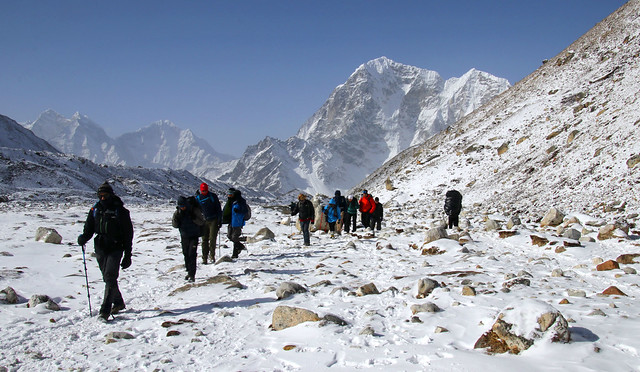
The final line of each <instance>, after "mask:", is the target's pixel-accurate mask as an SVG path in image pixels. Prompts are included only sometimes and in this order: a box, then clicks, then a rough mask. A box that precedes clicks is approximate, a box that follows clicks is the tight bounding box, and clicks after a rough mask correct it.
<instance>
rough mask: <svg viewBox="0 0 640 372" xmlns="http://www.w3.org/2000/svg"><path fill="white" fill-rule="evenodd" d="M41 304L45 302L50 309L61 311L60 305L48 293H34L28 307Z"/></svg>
mask: <svg viewBox="0 0 640 372" xmlns="http://www.w3.org/2000/svg"><path fill="white" fill-rule="evenodd" d="M40 304H45V306H44V307H45V308H46V309H48V310H53V311H59V310H60V306H58V304H57V303H55V302H54V301H53V300H52V299H51V298H50V297H49V296H47V295H33V296H31V298H30V299H29V303H28V304H27V307H36V306H38V305H40Z"/></svg>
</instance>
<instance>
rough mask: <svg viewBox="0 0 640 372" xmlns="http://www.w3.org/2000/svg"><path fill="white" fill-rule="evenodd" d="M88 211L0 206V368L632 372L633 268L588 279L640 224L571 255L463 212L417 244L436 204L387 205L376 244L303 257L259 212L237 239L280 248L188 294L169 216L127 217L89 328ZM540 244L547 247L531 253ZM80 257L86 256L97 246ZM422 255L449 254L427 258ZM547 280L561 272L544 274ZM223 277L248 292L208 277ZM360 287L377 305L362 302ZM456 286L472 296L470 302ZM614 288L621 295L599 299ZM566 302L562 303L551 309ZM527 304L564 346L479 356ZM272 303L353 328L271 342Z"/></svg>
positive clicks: (368, 241) (231, 267)
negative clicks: (107, 291)
mask: <svg viewBox="0 0 640 372" xmlns="http://www.w3.org/2000/svg"><path fill="white" fill-rule="evenodd" d="M89 207H90V205H83V206H76V205H61V206H44V205H42V204H32V205H26V206H25V205H22V206H18V205H16V204H14V203H2V204H0V208H1V209H0V223H1V224H2V226H3V228H2V230H0V253H1V255H0V289H5V288H7V287H12V288H13V289H15V291H16V292H17V293H18V295H19V296H21V301H20V303H18V304H7V303H0V333H1V334H2V337H0V370H9V371H13V370H24V371H36V370H37V371H52V370H110V371H112V370H126V371H130V370H149V371H151V370H156V371H193V370H198V371H199V370H212V371H213V370H215V371H320V370H331V371H351V370H379V371H382V370H385V371H388V370H394V371H483V370H489V369H490V370H492V371H514V370H517V371H640V355H639V354H640V338H639V337H638V334H640V320H638V317H639V316H640V307H638V305H637V296H638V295H639V294H640V288H639V284H640V276H638V274H637V271H636V270H640V264H626V265H623V264H621V265H620V267H621V268H620V269H615V270H611V271H596V264H597V263H598V262H600V260H599V258H601V259H602V260H604V261H607V260H615V259H616V257H618V256H619V255H621V254H633V253H640V246H639V244H638V241H639V240H638V232H637V230H635V228H632V229H631V232H630V238H629V239H610V240H602V241H596V242H591V243H589V242H586V243H582V246H579V247H564V244H563V242H564V241H567V240H568V239H567V238H562V237H559V236H557V235H556V234H555V228H549V229H540V227H539V224H538V223H533V222H530V220H531V221H533V220H534V219H535V217H540V216H531V217H532V218H531V219H530V220H529V219H527V218H524V216H523V225H522V226H520V227H519V228H517V229H516V231H517V234H516V235H515V236H512V237H508V238H500V237H499V235H498V232H497V231H486V230H485V223H484V221H483V218H485V217H487V216H484V215H482V214H481V213H478V212H475V211H473V210H472V209H467V210H466V212H465V216H464V218H463V224H462V226H463V227H464V228H465V229H466V230H468V231H469V234H470V236H471V238H472V241H470V242H467V243H465V244H460V243H458V242H457V241H455V240H452V239H440V240H437V241H435V242H432V243H428V244H426V245H424V246H423V241H424V238H425V233H426V231H427V229H428V228H429V227H431V226H432V225H433V224H435V223H437V222H438V220H439V218H440V216H439V209H440V206H432V207H429V208H427V207H425V206H420V205H409V204H407V205H404V206H402V207H400V206H395V205H389V206H387V208H386V209H385V211H386V221H385V222H384V226H383V229H382V231H381V232H380V233H378V234H377V236H376V237H375V238H372V237H367V235H365V233H364V231H363V230H362V229H359V231H358V234H359V235H360V237H358V236H351V235H349V236H346V235H342V236H340V237H338V238H337V239H331V238H330V237H329V235H328V234H325V233H323V232H316V233H315V234H314V235H313V236H312V246H311V247H303V246H302V237H301V235H300V234H299V233H297V231H296V230H295V226H293V225H286V224H284V225H283V224H281V221H282V220H283V219H286V218H287V217H288V216H287V214H286V213H283V212H281V211H278V210H277V209H274V208H266V207H260V206H254V207H253V218H252V220H251V221H250V223H249V224H248V225H247V226H246V227H245V229H244V231H245V234H246V235H247V236H248V237H252V236H253V235H254V234H255V233H256V232H257V231H258V230H259V229H261V228H263V227H267V228H269V229H270V230H272V231H273V232H274V233H275V236H276V237H275V241H271V240H265V241H259V242H255V243H249V244H247V246H248V251H245V252H243V254H241V256H240V258H239V259H237V260H236V261H235V262H223V263H219V264H216V265H206V266H205V265H202V263H201V260H200V259H198V271H197V274H196V283H195V285H192V286H187V287H185V285H187V283H186V282H185V280H184V275H185V272H184V268H183V267H182V266H181V265H182V264H183V258H182V254H181V250H180V246H179V238H178V231H177V230H175V229H172V228H171V225H170V218H171V214H172V212H173V208H174V207H173V206H172V205H170V204H167V205H164V206H157V205H156V206H129V208H130V210H131V216H132V219H133V222H134V228H135V240H134V256H133V265H132V266H131V268H129V269H127V270H124V271H121V277H120V288H121V291H122V293H123V296H124V298H125V301H126V303H127V309H126V310H125V311H124V312H123V313H121V314H119V315H118V316H117V317H116V319H115V320H114V321H112V322H110V323H108V324H104V323H101V322H99V321H97V318H96V313H97V309H98V308H99V305H100V302H101V299H102V290H103V288H104V287H103V283H102V281H101V277H100V272H99V270H98V267H97V264H96V262H95V259H94V258H93V257H92V256H91V255H90V254H88V255H87V268H88V277H89V287H90V293H91V304H92V308H93V317H89V306H88V302H87V292H86V287H85V277H84V268H83V262H82V251H81V249H80V247H78V246H77V245H76V244H75V240H76V237H77V235H78V234H79V233H80V231H81V230H82V225H83V221H84V219H85V217H86V213H87V211H88V209H89ZM488 217H491V218H494V219H497V220H500V219H504V217H502V216H488ZM578 217H579V219H580V220H581V221H583V223H584V224H585V225H584V226H585V227H586V228H588V229H590V230H591V231H592V232H591V233H589V234H588V235H589V236H592V237H595V236H596V235H597V227H589V226H587V225H586V222H584V221H586V220H592V221H598V220H602V219H603V217H602V216H590V217H589V218H587V216H584V215H579V216H578ZM467 221H468V223H467ZM604 222H608V221H604ZM38 227H49V228H54V229H55V230H56V231H58V232H59V233H60V235H62V237H63V241H62V244H61V245H56V244H50V243H43V242H39V241H35V231H36V229H37V228H38ZM634 231H635V232H634ZM448 232H449V233H452V232H453V231H451V230H448ZM534 233H535V234H536V235H538V236H542V237H546V238H547V239H549V241H550V243H549V244H547V245H546V246H542V247H540V246H537V245H533V244H532V241H531V238H530V235H531V234H534ZM351 243H353V244H351ZM222 244H223V247H222V248H221V251H222V255H230V254H231V248H230V244H229V242H228V241H227V240H226V238H225V237H223V238H222ZM559 247H563V248H565V249H566V251H564V252H559V251H561V250H557V248H559ZM87 248H88V253H91V252H92V251H93V246H92V243H90V244H89V245H88V247H87ZM423 248H434V249H432V250H436V249H438V250H440V251H445V252H444V253H443V254H439V255H423V254H422V249H423ZM219 257H220V254H218V258H219ZM636 260H638V261H640V258H636ZM556 269H561V270H562V275H561V276H554V275H552V273H553V272H554V270H556ZM558 273H559V271H558V270H556V271H555V275H557V274H558ZM218 274H225V275H228V276H229V277H230V278H231V279H233V280H236V281H238V282H239V283H240V284H241V285H242V287H241V288H238V287H237V286H236V287H230V286H229V285H228V284H223V283H214V282H213V280H212V281H211V282H207V280H208V279H210V278H213V277H215V276H216V275H218ZM423 278H429V279H433V280H435V281H437V282H438V283H440V286H439V287H438V288H436V289H435V290H433V292H432V293H431V294H430V295H428V296H427V297H426V298H424V299H419V298H416V293H417V283H418V281H419V280H420V279H423ZM514 278H515V279H517V278H528V279H529V281H530V285H529V286H527V285H524V284H520V285H513V286H512V287H511V288H510V291H506V290H503V283H506V282H510V281H512V280H513V279H514ZM284 282H295V283H298V284H300V285H302V286H304V287H305V288H307V289H308V292H306V293H298V294H295V295H293V296H291V297H288V298H285V299H282V300H277V296H276V289H277V288H278V287H279V286H280V285H281V284H282V283H284ZM369 283H373V284H375V286H376V287H377V289H378V290H379V291H380V294H370V295H365V296H358V295H355V292H356V291H357V290H358V288H359V287H361V286H364V285H366V284H369ZM465 285H468V286H470V287H472V288H474V289H475V291H476V295H475V296H469V295H463V293H462V290H463V287H464V286H465ZM613 285H615V286H616V287H617V288H619V289H620V290H621V291H623V292H624V293H625V294H626V296H621V295H620V296H606V295H601V293H602V292H603V291H604V290H605V289H606V288H608V287H610V286H613ZM176 290H177V291H176ZM569 291H572V292H573V291H577V292H579V291H584V293H585V295H586V296H584V297H580V296H570V295H569ZM35 294H45V295H48V296H50V297H51V298H52V299H53V300H54V301H55V302H57V303H58V304H59V305H60V307H61V310H60V311H52V310H48V309H46V308H45V305H44V304H42V305H38V306H36V307H34V308H28V307H27V306H26V301H27V300H28V299H29V298H30V297H31V296H32V295H35ZM2 298H3V297H2V295H0V299H2ZM563 299H566V300H568V303H566V304H560V302H561V301H562V300H563ZM523 300H525V302H524V303H530V302H526V301H530V300H536V301H542V302H543V303H546V304H549V305H551V306H553V307H554V308H555V309H557V310H559V311H560V312H561V313H562V315H563V316H564V317H565V318H566V319H567V320H568V321H569V327H570V330H571V334H572V341H571V342H570V343H567V344H561V343H551V342H549V341H547V340H545V339H540V340H537V341H536V342H535V344H534V345H533V346H532V347H531V348H529V349H528V350H525V351H523V352H522V353H520V354H519V355H513V354H496V355H490V354H488V353H487V352H486V351H485V350H482V349H474V344H475V343H476V340H477V339H478V338H479V337H480V336H481V335H482V334H483V333H485V332H487V331H488V330H489V329H490V328H491V326H492V324H493V323H494V321H495V320H496V316H497V315H498V314H499V313H500V312H501V311H503V310H504V309H505V308H507V307H509V306H519V305H517V304H519V303H522V301H523ZM428 302H432V303H434V304H436V305H437V306H438V307H439V308H440V311H438V312H435V313H429V312H419V313H416V314H413V313H412V310H411V307H412V305H416V304H425V303H428ZM563 302H564V301H563ZM513 304H516V305H513ZM280 305H286V306H291V307H299V308H304V309H307V310H311V311H313V312H315V313H317V314H318V315H319V316H320V317H324V316H326V315H328V314H331V315H335V316H337V317H339V318H341V319H342V320H344V321H345V322H346V323H347V324H346V325H338V324H336V323H332V322H305V323H302V324H299V325H297V326H294V327H291V328H287V329H284V330H280V331H274V330H272V329H271V328H270V325H271V324H272V316H273V313H274V310H275V309H276V307H278V306H280ZM535 307H536V306H532V307H531V310H528V309H527V308H520V309H518V310H519V313H520V314H521V318H522V320H521V323H520V324H518V325H516V328H518V327H521V328H522V329H524V328H526V327H529V325H527V323H530V319H528V318H530V317H531V316H530V315H534V314H533V312H534V311H535V309H534V308H535ZM598 310H599V311H598ZM528 311H530V312H531V313H530V314H529V313H528ZM174 331H177V332H174ZM112 332H125V333H126V334H128V335H130V336H132V337H133V338H130V339H126V338H116V336H118V335H119V334H118V333H115V334H114V333H112ZM172 334H175V335H172Z"/></svg>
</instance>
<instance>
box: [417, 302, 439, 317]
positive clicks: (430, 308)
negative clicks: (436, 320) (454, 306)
mask: <svg viewBox="0 0 640 372" xmlns="http://www.w3.org/2000/svg"><path fill="white" fill-rule="evenodd" d="M439 311H442V309H440V308H439V307H438V305H436V304H434V303H433V302H427V303H424V304H413V305H411V313H412V314H414V315H415V314H417V313H437V312H439Z"/></svg>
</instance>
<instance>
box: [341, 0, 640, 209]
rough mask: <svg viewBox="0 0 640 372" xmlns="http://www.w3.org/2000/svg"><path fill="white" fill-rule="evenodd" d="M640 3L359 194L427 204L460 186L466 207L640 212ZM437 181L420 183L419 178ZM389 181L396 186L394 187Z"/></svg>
mask: <svg viewBox="0 0 640 372" xmlns="http://www.w3.org/2000/svg"><path fill="white" fill-rule="evenodd" d="M639 15H640V2H638V1H630V2H629V3H627V4H626V5H624V6H623V7H621V8H620V9H619V10H618V11H616V12H614V13H613V14H611V15H610V16H609V17H607V18H606V19H605V20H603V21H602V22H600V23H599V24H597V25H596V26H595V27H594V28H593V29H591V30H590V31H589V32H587V33H586V34H585V35H584V36H582V37H581V38H579V39H578V40H577V41H575V42H574V43H573V44H571V45H570V46H569V47H567V48H566V49H565V50H564V51H562V52H561V53H560V54H558V55H557V56H555V57H554V58H552V59H550V60H548V61H546V62H545V63H544V64H543V65H542V66H541V67H540V68H539V69H537V70H536V71H534V72H533V73H532V74H530V75H529V76H527V77H526V78H525V79H523V80H522V81H520V82H518V83H517V84H515V85H514V86H513V87H512V88H510V89H509V90H507V91H506V92H504V93H502V94H501V95H500V96H498V97H496V98H495V99H493V100H492V101H491V102H489V103H488V104H486V105H485V106H483V107H481V108H480V109H478V110H476V111H475V112H473V113H472V114H470V115H468V116H466V117H465V118H464V119H462V120H460V121H459V122H457V123H456V124H455V125H452V126H451V127H449V128H447V129H446V130H445V131H443V132H441V133H439V134H437V135H435V136H434V137H432V138H430V139H429V140H427V141H426V142H424V143H422V144H420V145H417V146H414V147H412V148H410V149H408V150H406V151H404V152H403V153H401V154H399V155H398V156H397V157H395V158H394V159H392V160H390V161H389V162H387V163H386V164H385V165H384V166H383V167H381V168H380V169H378V170H377V171H376V172H374V173H373V174H371V176H370V177H368V178H367V179H365V180H364V181H363V182H362V183H361V184H359V185H358V186H356V187H355V188H354V189H353V190H354V191H356V192H357V191H359V190H360V189H362V188H368V189H372V190H375V191H374V192H375V193H377V194H379V195H383V196H384V199H387V200H388V199H397V200H409V199H419V200H426V201H427V205H429V208H431V209H436V210H439V209H440V208H441V203H442V200H443V198H444V193H445V192H446V190H447V189H449V188H456V189H458V190H459V191H461V192H462V194H463V195H464V205H465V208H469V209H471V208H473V206H474V204H475V205H476V206H478V207H479V206H482V207H483V208H485V207H486V208H491V209H498V210H502V211H505V212H511V213H528V214H534V215H540V214H541V213H544V212H545V211H546V210H547V209H548V208H549V207H552V206H554V207H558V208H562V209H570V210H574V211H585V212H587V211H593V210H607V211H611V210H613V209H616V210H619V211H625V210H627V211H636V212H637V211H638V208H639V206H640V194H639V190H640V188H639V187H638V186H639V184H640V175H639V174H638V169H639V168H640V167H639V166H637V164H638V161H639V159H640V131H639V130H638V129H640V111H639V110H638V107H640V105H639V101H638V100H639V98H640V94H639V93H638V86H640V69H639V66H638V56H639V54H640V17H639ZM425 176H426V178H427V179H429V180H433V182H432V183H430V184H416V182H415V180H416V179H420V178H425ZM387 179H388V180H389V181H390V183H391V184H392V186H393V187H395V190H392V191H391V190H386V188H385V181H386V180H387Z"/></svg>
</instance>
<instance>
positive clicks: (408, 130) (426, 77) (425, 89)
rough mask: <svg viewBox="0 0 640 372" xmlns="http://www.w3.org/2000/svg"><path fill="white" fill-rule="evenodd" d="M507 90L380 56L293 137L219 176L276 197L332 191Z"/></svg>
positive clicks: (269, 142)
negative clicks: (296, 191) (295, 191)
mask: <svg viewBox="0 0 640 372" xmlns="http://www.w3.org/2000/svg"><path fill="white" fill-rule="evenodd" d="M508 87H509V83H508V82H507V81H506V80H505V79H501V78H497V77H495V76H492V75H490V74H487V73H484V72H480V71H477V70H471V71H469V72H467V73H466V74H465V75H463V76H462V77H460V78H452V79H449V80H446V81H445V80H443V79H442V78H441V77H440V76H439V75H438V74H437V73H436V72H434V71H429V70H425V69H421V68H417V67H413V66H407V65H403V64H400V63H397V62H394V61H392V60H390V59H388V58H385V57H381V58H378V59H375V60H372V61H369V62H368V63H366V64H363V65H361V66H360V67H358V69H356V71H355V72H354V73H353V74H352V75H351V76H350V77H349V79H348V80H347V81H346V82H345V83H344V84H342V85H340V86H338V87H337V88H336V89H335V90H334V91H333V93H332V94H331V96H330V97H329V99H328V100H327V101H326V102H325V104H324V105H323V106H322V107H321V108H320V109H319V110H318V111H317V112H316V113H315V114H314V115H313V116H312V117H311V118H310V119H309V120H308V121H307V122H306V123H305V124H304V125H303V126H302V127H301V128H300V130H299V131H298V133H297V134H296V135H295V136H293V137H290V138H289V139H287V140H286V141H282V140H278V139H275V138H266V139H264V140H263V141H261V142H260V143H259V144H257V145H255V146H251V147H249V148H248V149H247V150H246V151H245V153H244V154H243V156H242V158H241V159H240V160H239V161H238V164H237V165H236V168H235V169H234V170H233V171H231V172H230V173H228V174H226V175H225V176H223V177H222V179H223V180H225V181H228V182H236V183H242V184H245V185H249V186H252V187H255V188H261V189H265V190H269V191H273V192H280V193H283V192H287V191H290V190H292V189H301V190H306V191H309V192H321V193H333V189H335V188H342V189H344V188H348V187H351V186H352V185H354V184H355V183H357V182H359V181H360V180H362V178H363V177H365V176H366V175H367V174H368V173H370V172H372V171H373V170H375V169H376V168H377V167H379V166H380V165H381V164H383V163H384V161H386V160H388V159H390V158H391V157H393V156H394V155H396V154H397V153H399V152H400V151H402V150H404V149H405V148H407V147H408V146H411V145H414V144H417V143H420V142H422V141H424V140H425V139H426V138H428V137H430V136H432V135H433V134H435V133H437V132H439V131H441V130H442V129H444V128H446V127H447V126H448V125H450V124H452V123H454V122H455V121H457V120H459V119H461V118H462V117H463V116H464V115H466V114H469V113H470V112H472V111H473V110H474V109H476V108H477V107H479V106H481V105H482V104H484V103H485V102H488V101H489V100H490V99H491V98H492V97H494V96H495V95H497V94H499V93H500V92H502V91H504V90H505V89H507V88H508Z"/></svg>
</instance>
